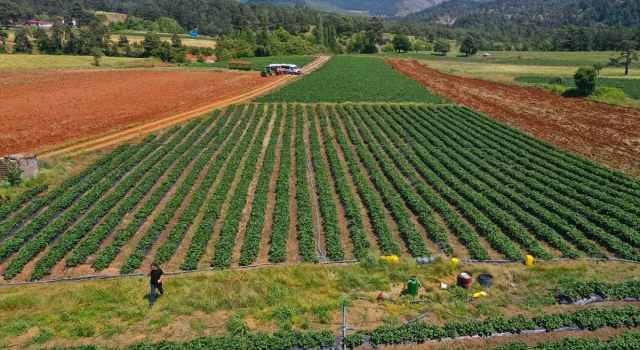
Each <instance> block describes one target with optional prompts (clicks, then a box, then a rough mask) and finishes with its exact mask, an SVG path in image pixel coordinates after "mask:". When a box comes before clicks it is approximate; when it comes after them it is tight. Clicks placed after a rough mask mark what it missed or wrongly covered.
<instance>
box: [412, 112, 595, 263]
mask: <svg viewBox="0 0 640 350" xmlns="http://www.w3.org/2000/svg"><path fill="white" fill-rule="evenodd" d="M447 115H448V117H446V116H445V115H443V116H442V118H440V117H439V116H438V114H433V115H431V118H428V119H427V118H425V119H424V120H425V122H428V123H433V124H434V125H436V124H438V123H440V122H442V123H443V124H444V123H448V121H449V120H451V119H452V118H451V116H450V114H447ZM436 126H440V127H442V125H436ZM445 132H449V135H450V137H458V138H457V139H456V140H455V141H454V142H453V143H452V144H453V145H454V146H457V144H458V143H465V142H467V141H473V139H470V140H466V139H464V135H465V133H470V134H472V133H473V131H466V130H465V132H464V133H463V132H461V131H458V129H457V128H456V127H455V125H454V126H453V127H449V128H448V130H445ZM457 148H458V152H457V153H458V154H460V155H462V156H463V157H465V158H466V159H468V160H470V161H471V162H472V163H473V165H468V166H467V169H472V170H474V171H476V172H477V173H478V174H479V175H478V176H480V177H482V181H483V183H485V184H486V185H489V187H491V188H495V189H498V190H500V191H501V192H502V193H503V194H504V195H505V196H507V197H508V198H510V199H512V200H513V201H514V202H516V203H518V204H519V205H520V207H522V209H524V210H525V211H526V212H528V213H530V214H532V215H534V216H535V217H537V218H539V219H540V220H541V221H542V223H544V224H546V225H549V226H550V227H552V228H553V229H555V230H556V231H557V232H558V233H561V234H562V235H563V236H565V237H567V239H568V240H569V241H572V242H573V243H574V244H575V245H576V246H577V247H579V248H580V249H581V250H583V251H585V252H586V253H588V254H590V255H592V256H598V257H603V256H604V254H603V252H602V251H601V250H600V248H599V247H598V246H597V245H595V244H594V243H593V242H591V241H589V240H588V239H586V237H585V236H584V234H583V233H582V232H580V231H579V230H578V229H577V228H576V227H574V226H572V225H570V224H569V223H568V222H567V221H565V220H564V219H562V218H561V217H559V216H558V215H556V214H555V213H552V212H551V211H549V210H547V209H546V208H544V207H543V206H541V204H544V203H547V202H548V200H547V202H544V201H542V202H541V201H540V200H539V199H540V196H539V195H538V196H532V195H530V194H531V187H530V182H531V181H532V180H531V179H530V178H526V177H525V178H523V177H522V176H521V175H518V172H517V171H515V170H514V169H511V168H509V167H508V166H507V167H505V166H504V163H500V162H498V161H495V160H494V159H492V158H491V157H486V156H485V155H484V154H483V152H482V151H481V150H478V149H477V148H475V147H469V148H468V149H463V148H461V147H459V146H457ZM487 163H491V164H492V165H493V166H489V165H488V164H487ZM463 164H464V163H463ZM477 167H480V169H482V170H483V171H482V172H480V171H478V169H477ZM487 175H491V176H492V177H493V178H494V179H490V178H488V177H487ZM507 175H508V176H507ZM509 176H510V177H511V178H509ZM514 177H515V178H518V181H514V180H513V179H512V178H514ZM495 179H497V180H498V181H500V182H501V183H502V184H500V183H497V182H496V180H495ZM503 184H504V185H506V186H503ZM534 199H535V200H534ZM547 207H548V208H550V209H551V210H553V209H554V206H553V205H548V206H547ZM555 207H557V208H559V207H558V206H555ZM557 208H556V210H557Z"/></svg>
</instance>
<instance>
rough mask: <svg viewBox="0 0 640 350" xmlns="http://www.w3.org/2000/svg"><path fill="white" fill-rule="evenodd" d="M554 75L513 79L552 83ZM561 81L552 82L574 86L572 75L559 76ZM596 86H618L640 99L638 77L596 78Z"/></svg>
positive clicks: (518, 81) (522, 81) (523, 81)
mask: <svg viewBox="0 0 640 350" xmlns="http://www.w3.org/2000/svg"><path fill="white" fill-rule="evenodd" d="M553 78H556V77H551V76H519V77H516V78H515V79H514V80H513V81H514V82H517V83H528V84H552V79H553ZM561 79H562V83H561V84H558V82H557V81H556V82H553V83H554V84H556V85H562V86H564V87H575V84H574V82H573V78H572V77H570V76H569V77H561ZM597 84H598V85H597V86H606V87H613V88H618V89H620V90H622V91H624V92H625V93H626V94H627V95H628V96H629V97H631V98H634V99H640V79H634V78H605V77H601V78H598V81H597Z"/></svg>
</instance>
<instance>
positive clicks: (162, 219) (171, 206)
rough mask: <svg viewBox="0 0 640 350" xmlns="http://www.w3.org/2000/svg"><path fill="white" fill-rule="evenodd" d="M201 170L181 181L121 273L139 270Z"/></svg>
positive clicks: (251, 108)
mask: <svg viewBox="0 0 640 350" xmlns="http://www.w3.org/2000/svg"><path fill="white" fill-rule="evenodd" d="M240 108H242V107H240ZM246 113H248V114H249V115H252V114H253V106H250V107H249V109H248V111H247V112H246ZM201 166H204V164H202V163H201ZM201 170H202V169H198V170H193V171H191V172H190V173H189V174H187V177H186V178H185V179H184V180H183V181H182V183H181V184H180V186H179V187H178V189H177V190H176V192H175V193H174V195H173V197H172V198H171V199H170V200H169V201H168V202H167V204H166V206H165V207H164V209H163V210H162V212H161V213H160V214H159V215H158V216H157V217H156V218H155V219H154V221H153V223H152V224H151V227H150V228H149V230H148V231H147V232H145V234H144V235H143V236H142V237H141V238H140V240H139V241H138V243H137V244H136V247H135V249H134V251H133V252H131V254H129V256H128V257H127V260H126V261H125V263H124V264H123V265H122V267H120V272H121V273H123V274H126V273H132V272H133V271H135V269H137V268H140V265H141V264H142V261H143V260H144V258H145V256H146V255H147V253H148V250H149V249H151V248H152V247H153V244H154V243H155V242H156V240H157V239H158V237H159V236H160V234H162V232H164V231H165V230H166V229H167V226H168V225H169V221H170V220H171V218H173V217H174V216H175V215H176V212H177V211H178V209H179V208H180V207H181V206H182V205H183V204H184V201H185V198H186V197H187V196H188V195H189V193H190V192H191V189H192V188H193V185H194V183H195V182H196V180H197V179H198V176H199V173H200V171H201Z"/></svg>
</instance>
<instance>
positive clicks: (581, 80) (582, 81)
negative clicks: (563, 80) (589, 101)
mask: <svg viewBox="0 0 640 350" xmlns="http://www.w3.org/2000/svg"><path fill="white" fill-rule="evenodd" d="M597 76H598V73H597V72H596V70H595V69H594V68H593V67H582V68H580V69H578V71H577V72H576V74H575V75H574V76H573V80H574V82H575V83H576V88H577V90H578V91H579V92H580V93H581V94H582V96H589V95H591V94H592V93H593V91H594V90H595V89H596V78H597Z"/></svg>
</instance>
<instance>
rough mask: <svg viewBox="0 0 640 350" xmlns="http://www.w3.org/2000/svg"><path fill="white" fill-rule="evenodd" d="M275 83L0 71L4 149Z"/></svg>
mask: <svg viewBox="0 0 640 350" xmlns="http://www.w3.org/2000/svg"><path fill="white" fill-rule="evenodd" d="M272 82H273V81H272V80H271V79H264V78H261V77H260V75H259V74H258V73H255V74H252V73H251V74H247V73H232V72H214V71H207V70H178V69H176V70H160V69H127V70H81V69H75V70H34V71H19V72H0V130H2V132H0V155H4V154H11V153H18V152H35V151H37V150H41V149H44V148H50V147H53V146H56V145H61V144H66V143H68V142H71V141H74V140H79V139H84V138H88V137H92V136H96V135H100V134H103V133H105V132H107V131H110V130H114V129H119V128H122V127H125V126H128V125H132V124H138V123H142V122H146V121H149V120H153V119H157V118H160V117H163V116H166V115H172V114H175V113H176V112H181V111H187V110H192V109H194V108H196V107H199V106H203V105H207V104H211V103H215V102H217V101H222V100H225V99H228V98H230V97H233V96H236V95H238V94H241V93H243V92H244V91H247V90H248V89H252V88H257V87H260V86H263V85H266V84H269V83H272Z"/></svg>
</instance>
